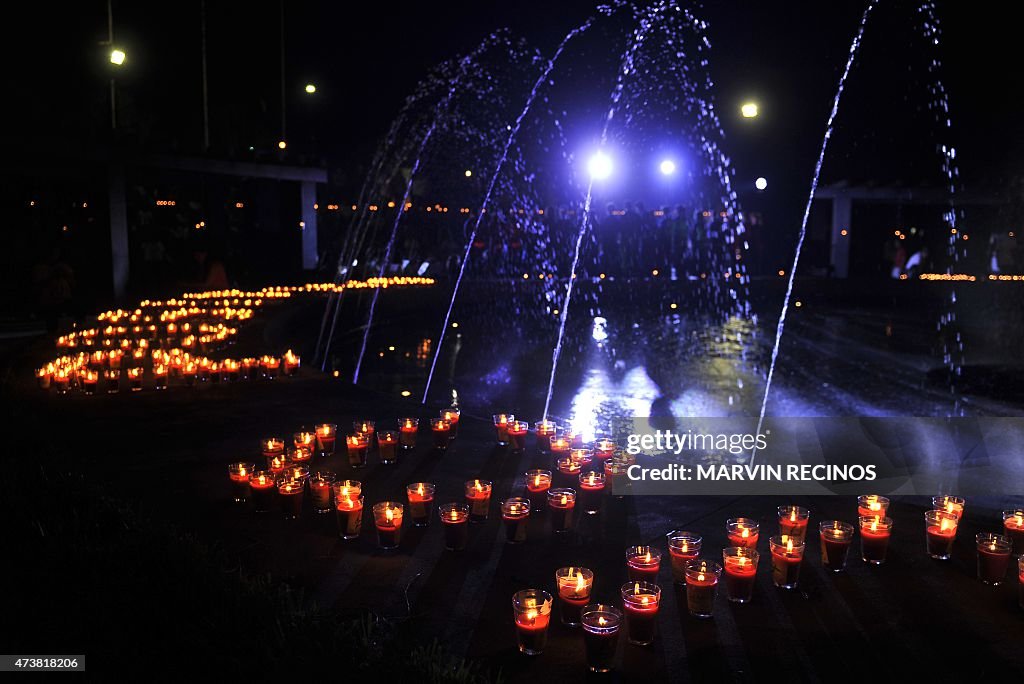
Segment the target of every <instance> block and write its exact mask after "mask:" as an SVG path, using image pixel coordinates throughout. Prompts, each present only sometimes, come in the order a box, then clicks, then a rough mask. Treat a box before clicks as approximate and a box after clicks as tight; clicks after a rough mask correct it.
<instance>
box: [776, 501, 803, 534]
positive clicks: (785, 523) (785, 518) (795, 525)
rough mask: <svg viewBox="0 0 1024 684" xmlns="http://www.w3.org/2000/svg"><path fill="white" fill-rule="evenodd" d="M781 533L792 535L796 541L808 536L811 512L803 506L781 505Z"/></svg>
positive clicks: (779, 512)
mask: <svg viewBox="0 0 1024 684" xmlns="http://www.w3.org/2000/svg"><path fill="white" fill-rule="evenodd" d="M778 514H779V534H782V535H785V536H787V537H792V538H793V539H794V540H796V541H801V542H802V541H805V540H806V538H807V522H808V520H809V519H810V517H811V512H810V511H809V510H807V509H806V508H804V507H802V506H793V505H789V506H779V509H778Z"/></svg>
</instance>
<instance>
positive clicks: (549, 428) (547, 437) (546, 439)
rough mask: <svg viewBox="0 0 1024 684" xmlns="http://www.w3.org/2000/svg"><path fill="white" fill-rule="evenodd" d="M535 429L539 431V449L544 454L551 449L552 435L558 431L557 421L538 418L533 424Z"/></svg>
mask: <svg viewBox="0 0 1024 684" xmlns="http://www.w3.org/2000/svg"><path fill="white" fill-rule="evenodd" d="M533 430H534V432H536V433H537V450H538V451H540V452H541V453H542V454H546V453H548V452H549V451H551V437H552V436H553V435H554V434H555V431H556V426H555V421H553V420H538V421H537V422H536V423H534V424H533Z"/></svg>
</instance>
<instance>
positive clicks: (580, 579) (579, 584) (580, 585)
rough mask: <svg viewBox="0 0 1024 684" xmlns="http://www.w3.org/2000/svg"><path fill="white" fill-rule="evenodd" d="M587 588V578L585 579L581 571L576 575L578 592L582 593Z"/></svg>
mask: <svg viewBox="0 0 1024 684" xmlns="http://www.w3.org/2000/svg"><path fill="white" fill-rule="evenodd" d="M586 588H587V580H586V579H584V577H583V573H582V572H581V573H579V574H578V575H576V592H577V593H581V592H583V590H584V589H586Z"/></svg>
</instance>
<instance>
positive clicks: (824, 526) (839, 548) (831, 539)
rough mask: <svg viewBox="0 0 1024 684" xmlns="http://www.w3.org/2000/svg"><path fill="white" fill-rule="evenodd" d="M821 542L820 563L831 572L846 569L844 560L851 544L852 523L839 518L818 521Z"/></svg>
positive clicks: (848, 553)
mask: <svg viewBox="0 0 1024 684" xmlns="http://www.w3.org/2000/svg"><path fill="white" fill-rule="evenodd" d="M818 535H819V540H820V542H821V564H822V566H824V567H825V568H826V569H828V570H831V571H832V572H840V571H842V570H845V569H846V560H847V558H848V557H849V555H850V545H851V544H853V525H850V524H849V523H844V522H842V521H840V520H825V521H823V522H820V523H818Z"/></svg>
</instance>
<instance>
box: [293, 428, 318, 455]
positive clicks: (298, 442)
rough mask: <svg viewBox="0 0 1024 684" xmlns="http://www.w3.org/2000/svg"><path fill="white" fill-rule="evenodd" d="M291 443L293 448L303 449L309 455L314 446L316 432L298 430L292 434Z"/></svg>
mask: <svg viewBox="0 0 1024 684" xmlns="http://www.w3.org/2000/svg"><path fill="white" fill-rule="evenodd" d="M292 443H293V446H294V447H295V450H296V451H298V450H299V449H303V450H305V451H307V452H309V453H310V454H311V455H312V453H313V449H314V448H316V434H315V433H313V432H310V431H309V430H300V431H298V432H296V433H295V434H293V435H292Z"/></svg>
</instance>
